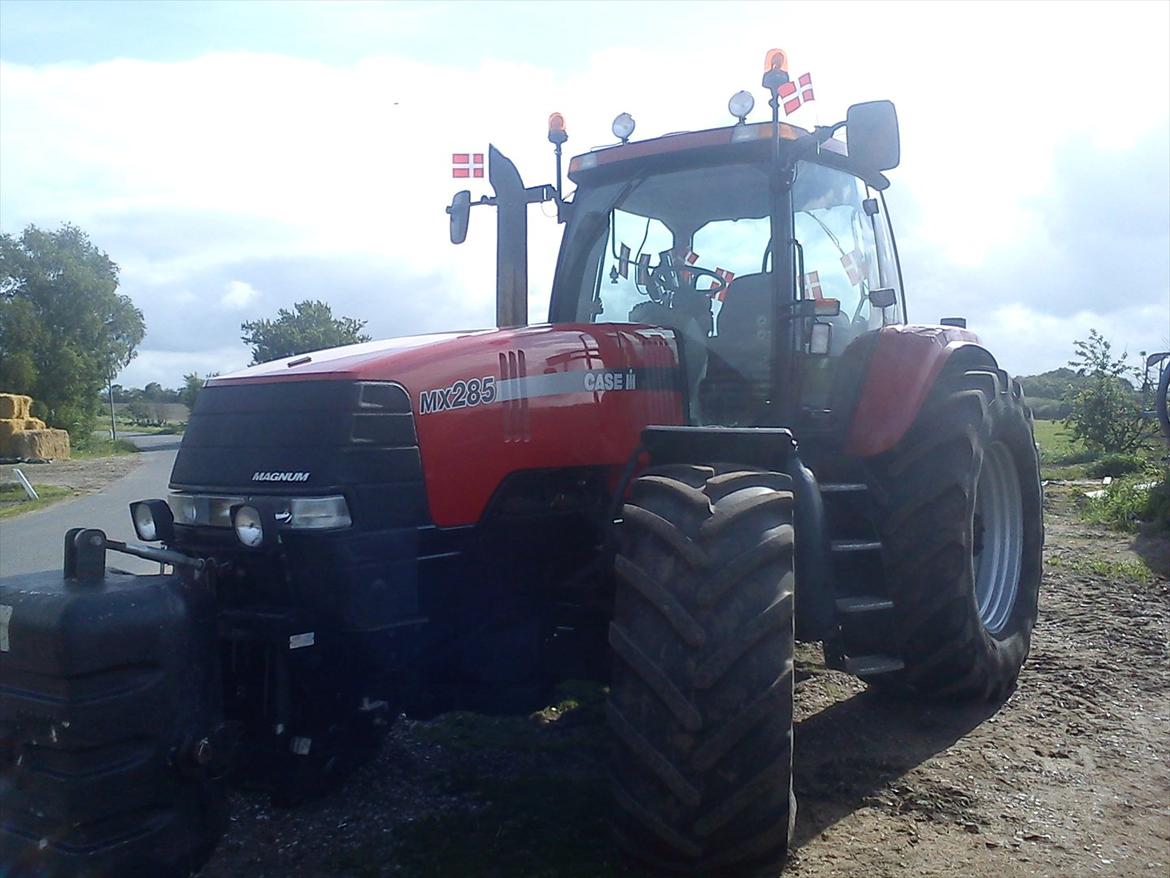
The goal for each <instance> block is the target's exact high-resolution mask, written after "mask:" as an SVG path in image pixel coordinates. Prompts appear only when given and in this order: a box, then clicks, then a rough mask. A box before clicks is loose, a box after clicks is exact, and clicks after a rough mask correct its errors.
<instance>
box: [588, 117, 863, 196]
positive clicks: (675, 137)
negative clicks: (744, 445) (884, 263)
mask: <svg viewBox="0 0 1170 878" xmlns="http://www.w3.org/2000/svg"><path fill="white" fill-rule="evenodd" d="M809 133H810V132H808V131H806V130H805V129H803V128H799V127H797V126H795V125H789V124H787V123H786V122H781V123H780V138H781V139H782V140H788V141H793V140H797V139H798V138H800V137H803V136H805V135H807V134H809ZM771 137H772V123H771V122H757V123H752V124H750V125H748V124H742V125H730V126H727V127H725V128H708V129H706V130H705V131H682V132H679V133H677V134H666V135H663V136H662V137H655V138H652V139H650V140H640V141H638V142H636V143H620V144H617V145H615V146H607V147H602V148H600V149H595V150H592V151H590V152H587V153H583V154H581V155H578V156H575V157H574V158H573V160H572V161H571V162H569V179H571V180H573V182H580V177H581V176H582V175H583V174H586V173H588V172H590V171H592V170H594V169H596V168H599V167H603V166H612V165H614V164H616V163H619V162H627V161H632V160H636V159H654V158H659V157H666V156H672V157H674V156H678V155H679V154H680V153H692V152H697V151H703V152H707V151H709V150H720V148H727V147H740V148H742V149H743V150H744V152H745V153H746V154H747V155H749V156H750V155H752V154H753V153H761V155H762V154H764V153H763V151H762V150H761V147H765V146H766V144H767V143H768V141H769V139H770V138H771ZM821 150H822V151H823V152H830V153H834V154H836V155H838V156H840V157H842V158H843V157H845V156H847V155H848V153H847V152H846V149H845V144H844V143H842V142H841V141H839V140H829V141H827V142H826V143H824V144H822V145H821ZM736 152H739V149H736ZM614 170H616V169H614Z"/></svg>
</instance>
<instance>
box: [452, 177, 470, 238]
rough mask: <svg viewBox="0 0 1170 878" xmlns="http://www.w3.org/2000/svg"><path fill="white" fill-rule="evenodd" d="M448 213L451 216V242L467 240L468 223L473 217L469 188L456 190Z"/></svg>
mask: <svg viewBox="0 0 1170 878" xmlns="http://www.w3.org/2000/svg"><path fill="white" fill-rule="evenodd" d="M447 213H448V215H449V216H450V217H451V243H452V244H462V243H463V242H464V241H465V240H467V223H468V220H470V219H471V192H470V191H469V190H467V189H461V190H459V191H458V192H456V193H455V197H454V198H452V199H451V206H450V207H448V208H447Z"/></svg>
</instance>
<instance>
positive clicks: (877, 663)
mask: <svg viewBox="0 0 1170 878" xmlns="http://www.w3.org/2000/svg"><path fill="white" fill-rule="evenodd" d="M904 667H906V663H905V662H904V661H902V660H901V659H900V658H896V657H894V656H892V655H853V656H846V657H845V670H846V671H848V672H849V673H851V674H856V675H857V676H858V677H872V676H874V675H875V674H890V673H893V672H894V671H900V670H902V669H903V668H904Z"/></svg>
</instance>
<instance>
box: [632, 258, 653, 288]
mask: <svg viewBox="0 0 1170 878" xmlns="http://www.w3.org/2000/svg"><path fill="white" fill-rule="evenodd" d="M634 281H635V282H636V283H637V284H639V285H640V286H646V285H647V284H649V283H650V254H649V253H643V254H642V255H641V256H639V257H638V274H637V276H636V277H635V278H634Z"/></svg>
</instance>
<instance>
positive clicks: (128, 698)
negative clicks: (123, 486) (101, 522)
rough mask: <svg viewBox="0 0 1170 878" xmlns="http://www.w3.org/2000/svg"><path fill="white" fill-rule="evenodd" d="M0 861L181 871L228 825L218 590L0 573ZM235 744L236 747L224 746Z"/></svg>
mask: <svg viewBox="0 0 1170 878" xmlns="http://www.w3.org/2000/svg"><path fill="white" fill-rule="evenodd" d="M0 604H2V605H4V606H5V607H6V608H10V609H6V610H5V613H6V615H8V617H9V618H8V624H7V632H6V635H7V636H6V638H5V642H4V644H3V645H4V647H5V650H4V652H3V653H2V654H0V872H2V873H3V874H5V875H13V876H15V875H21V876H38V878H42V876H43V878H48V876H53V878H55V876H114V875H117V876H147V875H150V876H156V875H157V876H169V875H183V874H186V873H187V872H188V871H189V870H190V869H191V868H193V867H195V866H197V865H198V864H199V862H201V861H202V859H203V858H204V857H205V856H206V854H207V853H209V852H210V849H211V847H212V846H213V845H214V843H215V842H216V840H217V839H218V838H219V836H220V834H221V833H222V830H223V825H224V819H225V813H226V812H225V806H224V794H223V789H222V785H221V784H220V783H219V782H218V781H214V780H211V779H209V778H208V777H207V776H206V774H205V770H203V769H200V768H199V767H198V766H197V765H196V764H195V762H194V761H193V760H192V759H191V753H192V752H193V751H192V747H193V745H194V744H195V743H196V742H198V741H200V740H202V739H204V738H207V739H208V740H209V741H210V740H214V741H217V742H218V741H219V740H220V738H219V732H220V730H221V725H220V723H221V718H220V708H219V692H220V684H219V682H218V679H217V676H216V665H215V661H214V653H213V649H214V646H213V637H214V615H213V614H214V606H213V604H212V598H211V595H210V592H209V590H207V589H205V588H203V587H202V586H200V585H198V584H196V583H191V582H185V581H184V580H183V579H181V578H180V577H178V576H138V577H135V576H126V575H119V574H109V575H108V576H107V577H106V578H105V580H104V581H98V582H88V583H84V584H82V583H75V582H66V581H65V580H63V578H62V577H61V575H60V574H50V573H41V574H35V575H31V576H23V577H12V578H8V579H4V580H0ZM223 755H224V756H225V757H226V754H223Z"/></svg>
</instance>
